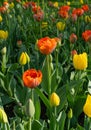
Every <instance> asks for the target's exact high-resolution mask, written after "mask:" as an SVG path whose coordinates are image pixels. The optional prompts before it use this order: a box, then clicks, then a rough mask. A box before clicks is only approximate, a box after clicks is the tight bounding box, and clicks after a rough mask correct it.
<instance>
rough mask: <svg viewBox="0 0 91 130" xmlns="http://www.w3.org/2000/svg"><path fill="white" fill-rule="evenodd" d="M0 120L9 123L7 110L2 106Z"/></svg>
mask: <svg viewBox="0 0 91 130" xmlns="http://www.w3.org/2000/svg"><path fill="white" fill-rule="evenodd" d="M0 122H2V123H8V118H7V115H6V113H5V111H4V110H3V109H2V108H0Z"/></svg>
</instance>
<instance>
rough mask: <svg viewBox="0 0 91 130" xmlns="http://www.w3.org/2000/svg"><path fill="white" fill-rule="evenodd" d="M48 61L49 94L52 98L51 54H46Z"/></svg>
mask: <svg viewBox="0 0 91 130" xmlns="http://www.w3.org/2000/svg"><path fill="white" fill-rule="evenodd" d="M46 62H47V77H48V96H49V98H50V94H51V68H50V55H47V56H46Z"/></svg>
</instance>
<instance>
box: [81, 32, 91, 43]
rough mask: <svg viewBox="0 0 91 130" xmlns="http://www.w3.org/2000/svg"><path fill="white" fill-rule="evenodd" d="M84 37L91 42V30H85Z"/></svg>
mask: <svg viewBox="0 0 91 130" xmlns="http://www.w3.org/2000/svg"><path fill="white" fill-rule="evenodd" d="M82 38H83V39H84V40H85V41H86V42H91V30H86V31H85V32H83V33H82Z"/></svg>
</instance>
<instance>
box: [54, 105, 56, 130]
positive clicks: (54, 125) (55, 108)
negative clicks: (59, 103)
mask: <svg viewBox="0 0 91 130" xmlns="http://www.w3.org/2000/svg"><path fill="white" fill-rule="evenodd" d="M54 114H55V118H56V115H57V108H56V107H54ZM54 130H56V122H55V123H54Z"/></svg>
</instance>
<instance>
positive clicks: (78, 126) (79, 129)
mask: <svg viewBox="0 0 91 130" xmlns="http://www.w3.org/2000/svg"><path fill="white" fill-rule="evenodd" d="M76 130H85V129H84V128H83V127H82V126H80V125H79V124H78V125H77V128H76Z"/></svg>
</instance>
